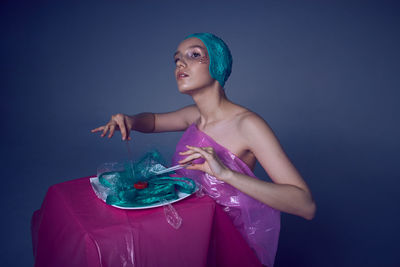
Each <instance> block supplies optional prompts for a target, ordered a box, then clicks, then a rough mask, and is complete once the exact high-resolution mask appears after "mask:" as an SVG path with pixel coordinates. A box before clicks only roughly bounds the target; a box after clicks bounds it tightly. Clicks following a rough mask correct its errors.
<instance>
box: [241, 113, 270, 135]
mask: <svg viewBox="0 0 400 267" xmlns="http://www.w3.org/2000/svg"><path fill="white" fill-rule="evenodd" d="M237 129H238V131H239V132H240V133H241V134H242V135H243V136H252V137H254V135H271V134H273V132H272V129H271V127H270V126H269V125H268V123H267V122H266V121H265V120H264V119H263V118H262V117H261V116H260V115H258V114H257V113H255V112H253V111H251V110H248V109H247V110H246V111H245V112H243V113H242V114H241V115H240V116H239V118H238V122H237Z"/></svg>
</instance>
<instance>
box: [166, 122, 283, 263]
mask: <svg viewBox="0 0 400 267" xmlns="http://www.w3.org/2000/svg"><path fill="white" fill-rule="evenodd" d="M186 145H192V146H199V147H206V146H212V147H213V148H214V150H215V151H216V153H217V155H218V157H219V158H220V159H221V161H222V162H223V163H224V164H225V165H226V166H227V167H229V168H230V169H232V170H234V171H237V172H240V173H243V174H246V175H248V176H251V177H254V178H255V179H257V178H256V177H255V175H254V173H253V172H252V171H251V170H250V169H249V167H248V166H247V165H246V164H245V163H244V162H243V161H242V160H241V159H240V158H238V157H237V156H236V155H234V154H233V153H231V152H230V151H229V150H227V149H226V148H225V147H223V146H221V145H219V144H218V143H217V142H215V141H214V140H213V139H212V138H211V137H210V136H208V135H207V134H205V133H204V132H202V131H200V130H199V129H198V128H197V125H196V124H192V125H191V126H190V127H189V128H188V129H187V130H186V132H185V133H184V134H183V136H182V138H181V140H180V141H179V143H178V145H177V147H176V152H175V155H174V157H173V164H176V163H177V162H178V161H179V160H181V159H182V158H183V157H184V156H181V155H179V152H181V151H186V150H187V148H186ZM176 173H177V175H179V176H184V177H189V178H191V179H194V180H195V181H196V183H198V184H200V185H201V187H202V190H203V191H204V192H205V193H206V194H208V195H209V196H210V197H212V198H213V199H214V200H215V201H216V202H217V203H218V204H220V205H222V206H223V207H224V210H225V211H226V212H227V213H228V215H229V216H230V217H231V219H232V221H233V223H234V225H235V226H236V228H237V229H238V230H239V231H240V232H241V234H242V236H243V237H244V238H245V239H246V241H247V242H248V244H249V246H250V247H251V248H253V249H254V251H255V252H256V254H257V256H258V258H259V259H260V261H261V262H262V263H263V264H265V265H267V266H273V264H274V260H275V254H276V250H277V246H278V239H279V231H280V212H279V211H277V210H275V209H273V208H271V207H269V206H267V205H265V204H263V203H261V202H259V201H257V200H255V199H254V198H252V197H250V196H248V195H246V194H244V193H242V192H240V191H239V190H237V189H236V188H234V187H232V186H231V185H229V184H226V183H224V182H222V181H219V180H217V179H216V178H215V177H213V176H211V175H209V174H207V173H204V172H200V171H194V170H187V169H182V170H178V171H177V172H176Z"/></svg>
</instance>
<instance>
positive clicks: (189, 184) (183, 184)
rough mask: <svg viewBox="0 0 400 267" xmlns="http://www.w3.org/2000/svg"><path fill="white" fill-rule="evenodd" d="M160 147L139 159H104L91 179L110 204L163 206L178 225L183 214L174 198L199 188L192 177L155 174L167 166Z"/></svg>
mask: <svg viewBox="0 0 400 267" xmlns="http://www.w3.org/2000/svg"><path fill="white" fill-rule="evenodd" d="M161 162H162V159H161V156H160V154H159V153H158V152H157V151H151V152H148V153H146V154H145V155H144V156H143V157H142V158H141V159H140V160H138V161H137V162H132V161H125V162H115V163H104V164H102V165H101V166H100V167H99V168H98V170H97V177H95V178H91V179H90V182H91V185H92V187H93V190H94V192H95V193H96V195H97V196H98V197H99V198H100V199H102V200H103V201H105V202H106V203H107V204H109V205H113V206H115V207H119V208H150V207H158V206H164V214H165V218H166V220H167V222H168V223H169V224H170V225H171V226H172V227H173V228H175V229H179V228H180V226H181V224H182V217H181V216H180V215H179V214H178V212H177V211H176V210H175V208H174V207H173V206H172V205H171V201H176V200H180V199H183V197H185V196H189V195H190V194H192V193H193V192H194V191H195V189H196V184H195V183H194V181H193V180H191V179H188V178H184V177H177V176H176V175H175V176H171V177H170V176H163V175H156V174H155V173H156V172H159V171H162V170H165V169H166V168H165V167H164V166H163V165H162V164H161Z"/></svg>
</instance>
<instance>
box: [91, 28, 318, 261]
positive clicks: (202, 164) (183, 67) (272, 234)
mask: <svg viewBox="0 0 400 267" xmlns="http://www.w3.org/2000/svg"><path fill="white" fill-rule="evenodd" d="M174 60H175V64H176V69H175V76H176V80H177V84H178V89H179V91H180V92H181V93H183V94H188V95H190V96H191V97H192V98H193V100H194V102H195V104H194V105H190V106H187V107H184V108H182V109H179V110H177V111H174V112H169V113H162V114H153V113H141V114H137V115H134V116H128V115H124V114H117V115H113V116H112V117H111V120H110V121H109V122H108V123H107V124H106V125H104V126H101V127H98V128H96V129H94V130H92V132H99V131H101V132H102V134H101V136H102V137H104V136H106V135H107V134H108V137H109V138H111V137H112V136H113V134H114V132H115V130H120V131H121V134H122V139H123V140H130V139H131V138H130V136H129V133H130V131H131V130H135V131H140V132H145V133H151V132H168V131H184V130H186V132H185V133H184V135H183V137H182V139H181V141H180V142H179V144H178V146H177V151H176V153H175V156H174V159H173V161H174V162H176V163H179V164H185V163H188V162H191V163H192V164H191V165H189V166H188V167H186V169H184V170H182V171H181V173H178V174H180V175H184V176H187V177H190V178H192V177H193V178H194V179H196V180H197V182H198V183H200V184H202V185H203V187H204V189H205V191H206V193H207V194H209V195H210V196H211V197H213V198H214V199H215V200H216V201H217V202H218V203H219V204H221V205H224V206H225V208H224V209H225V210H226V211H227V212H228V214H229V215H230V216H231V218H232V220H233V222H234V224H235V225H236V226H237V227H238V229H239V230H240V231H241V233H242V234H243V236H244V237H245V238H246V240H247V241H248V243H249V245H250V246H251V247H252V248H253V249H254V250H255V251H256V253H257V255H258V257H259V258H260V260H261V262H262V263H263V264H265V265H268V266H272V265H273V262H274V257H275V252H276V247H277V241H278V236H279V224H280V222H279V212H278V211H283V212H287V213H290V214H294V215H298V216H301V217H303V218H306V219H309V220H310V219H312V218H313V217H314V214H315V210H316V205H315V203H314V201H313V199H312V196H311V192H310V190H309V188H308V186H307V185H306V183H305V182H304V180H303V179H302V177H301V175H300V174H299V172H298V171H297V170H296V168H295V167H294V166H293V164H292V163H291V162H290V160H289V159H288V157H287V156H286V154H285V152H284V151H283V149H282V147H281V145H280V144H279V141H278V140H277V138H276V137H275V135H274V133H273V132H272V130H271V129H270V127H269V126H268V124H267V123H266V122H265V121H264V120H263V119H262V118H261V117H260V116H258V115H257V114H255V113H254V112H251V111H250V110H248V109H246V108H244V107H241V106H239V105H237V104H235V103H233V102H231V101H230V100H229V99H228V98H227V97H226V95H225V91H224V89H223V86H224V84H225V81H226V80H227V79H228V77H229V75H230V73H231V66H232V57H231V54H230V51H229V49H228V47H227V46H226V44H225V43H224V42H223V41H222V40H221V39H219V38H218V37H216V36H215V35H212V34H209V33H199V34H193V35H189V36H188V37H187V38H186V39H185V40H184V41H182V42H181V43H180V44H179V46H178V49H177V51H176V53H175V55H174ZM257 160H258V162H259V163H260V164H261V165H262V167H263V168H264V169H265V171H266V172H267V173H268V175H269V177H270V178H271V180H272V181H273V182H266V181H263V180H260V179H255V176H254V174H253V173H252V170H253V169H254V166H255V163H256V161H257Z"/></svg>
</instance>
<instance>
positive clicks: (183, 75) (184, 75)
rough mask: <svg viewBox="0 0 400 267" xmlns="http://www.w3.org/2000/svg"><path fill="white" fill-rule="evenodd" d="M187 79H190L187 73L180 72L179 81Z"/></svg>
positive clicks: (177, 76)
mask: <svg viewBox="0 0 400 267" xmlns="http://www.w3.org/2000/svg"><path fill="white" fill-rule="evenodd" d="M187 77H189V75H188V74H187V73H186V72H178V74H177V75H176V79H177V80H180V79H184V78H187Z"/></svg>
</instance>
